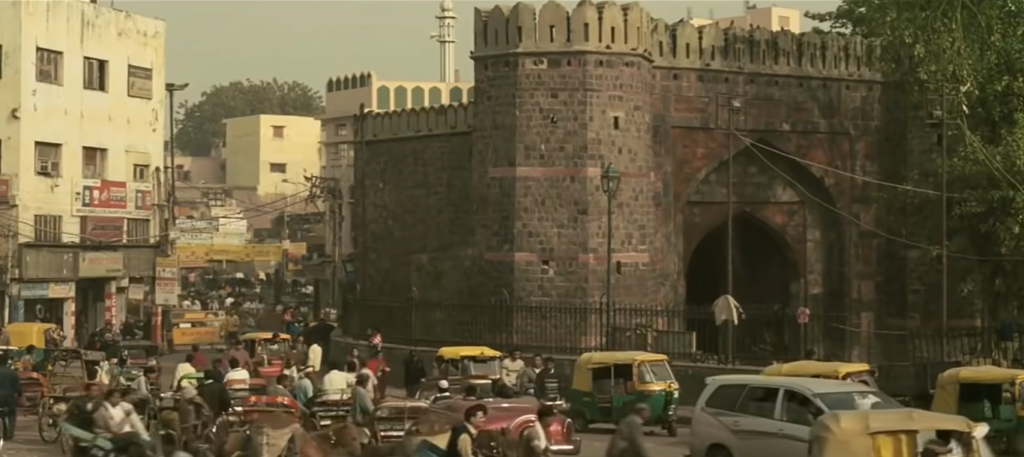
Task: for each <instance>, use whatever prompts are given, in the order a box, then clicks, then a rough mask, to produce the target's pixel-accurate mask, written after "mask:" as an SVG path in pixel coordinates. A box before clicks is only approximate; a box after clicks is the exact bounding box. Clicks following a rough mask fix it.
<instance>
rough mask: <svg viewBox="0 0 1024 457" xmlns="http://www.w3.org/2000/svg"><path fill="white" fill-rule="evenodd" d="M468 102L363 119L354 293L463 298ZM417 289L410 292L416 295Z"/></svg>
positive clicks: (468, 217) (468, 215)
mask: <svg viewBox="0 0 1024 457" xmlns="http://www.w3.org/2000/svg"><path fill="white" fill-rule="evenodd" d="M471 112H472V110H471V109H470V108H469V107H467V106H451V107H440V108H427V109H421V110H412V111H403V112H395V113H384V114H374V115H370V116H367V118H366V119H365V120H363V121H362V123H361V126H365V133H366V141H365V144H363V143H357V147H356V189H355V192H356V197H355V201H356V202H357V203H356V204H355V205H354V207H355V214H354V215H353V218H354V224H353V226H354V227H355V230H356V231H357V238H358V240H359V241H360V245H359V246H358V247H357V249H358V250H359V252H360V253H361V254H362V257H361V258H362V259H363V262H361V264H360V271H359V284H360V295H362V296H366V297H373V298H390V299H404V298H406V297H408V296H409V295H410V294H411V293H416V294H418V295H419V296H420V298H421V299H426V300H433V299H442V298H443V299H450V300H457V299H460V298H464V297H465V294H466V288H467V287H468V285H469V283H468V282H467V281H465V277H464V275H465V272H466V271H471V270H472V268H473V267H472V266H471V265H468V264H467V262H469V261H470V260H471V256H469V255H468V254H467V253H466V252H467V249H468V248H469V247H470V240H471V239H472V236H473V225H472V213H473V208H472V202H473V196H472V189H471V183H472V178H471V176H470V163H471V161H472V152H473V151H472V142H471V140H472V137H471V136H470V134H469V132H468V129H469V127H468V123H467V119H468V116H469V115H470V113H471ZM414 291H415V292H414Z"/></svg>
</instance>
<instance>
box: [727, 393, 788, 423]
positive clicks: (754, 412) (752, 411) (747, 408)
mask: <svg viewBox="0 0 1024 457" xmlns="http://www.w3.org/2000/svg"><path fill="white" fill-rule="evenodd" d="M778 399H779V389H778V388H777V387H760V386H750V387H749V388H747V391H746V392H745V393H744V394H743V398H741V399H740V402H739V403H737V404H736V412H738V413H740V414H747V415H750V416H755V417H764V418H768V419H773V418H774V417H775V403H777V402H778Z"/></svg>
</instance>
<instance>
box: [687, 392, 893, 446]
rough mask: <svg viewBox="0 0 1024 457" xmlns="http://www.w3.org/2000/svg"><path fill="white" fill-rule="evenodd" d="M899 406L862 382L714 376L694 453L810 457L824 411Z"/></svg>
mask: <svg viewBox="0 0 1024 457" xmlns="http://www.w3.org/2000/svg"><path fill="white" fill-rule="evenodd" d="M898 408H903V405H900V404H899V403H898V402H897V401H896V400H894V399H893V398H892V397H890V396H888V395H886V394H885V393H883V392H881V391H879V390H878V389H874V388H871V387H868V386H866V385H864V384H861V383H857V382H847V381H836V380H830V379H817V378H790V377H782V376H758V375H725V376H714V377H711V378H708V379H707V386H706V387H704V391H703V392H702V393H701V395H700V398H699V399H698V400H697V405H696V407H695V408H694V411H693V424H692V429H691V436H692V439H691V444H690V455H691V456H692V457H761V456H765V455H780V456H783V455H786V456H789V455H793V456H799V455H807V449H808V447H807V446H808V442H809V435H810V428H811V425H812V424H813V423H814V421H815V420H816V419H817V418H818V417H821V416H822V415H824V414H825V413H828V412H831V411H853V410H869V409H870V410H876V409H898Z"/></svg>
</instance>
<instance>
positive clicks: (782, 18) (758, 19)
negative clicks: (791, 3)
mask: <svg viewBox="0 0 1024 457" xmlns="http://www.w3.org/2000/svg"><path fill="white" fill-rule="evenodd" d="M803 16H804V14H803V11H800V10H795V9H791V8H779V7H777V6H768V7H764V8H756V7H754V8H749V9H747V10H746V14H744V15H742V16H732V17H724V18H721V19H702V18H690V19H689V22H690V23H691V24H693V25H695V26H697V27H703V26H705V25H711V24H718V26H719V27H721V28H726V27H736V28H739V29H753V28H761V29H767V30H771V31H773V32H778V31H781V30H789V31H794V32H800V31H801V30H802V29H801V28H800V27H801V23H800V20H801V19H803Z"/></svg>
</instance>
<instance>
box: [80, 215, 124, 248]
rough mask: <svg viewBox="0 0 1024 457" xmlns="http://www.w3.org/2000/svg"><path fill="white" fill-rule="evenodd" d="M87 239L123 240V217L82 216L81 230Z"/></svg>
mask: <svg viewBox="0 0 1024 457" xmlns="http://www.w3.org/2000/svg"><path fill="white" fill-rule="evenodd" d="M81 234H82V236H83V237H86V240H87V241H111V242H120V241H123V240H124V218H123V217H111V216H83V217H82V231H81Z"/></svg>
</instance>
